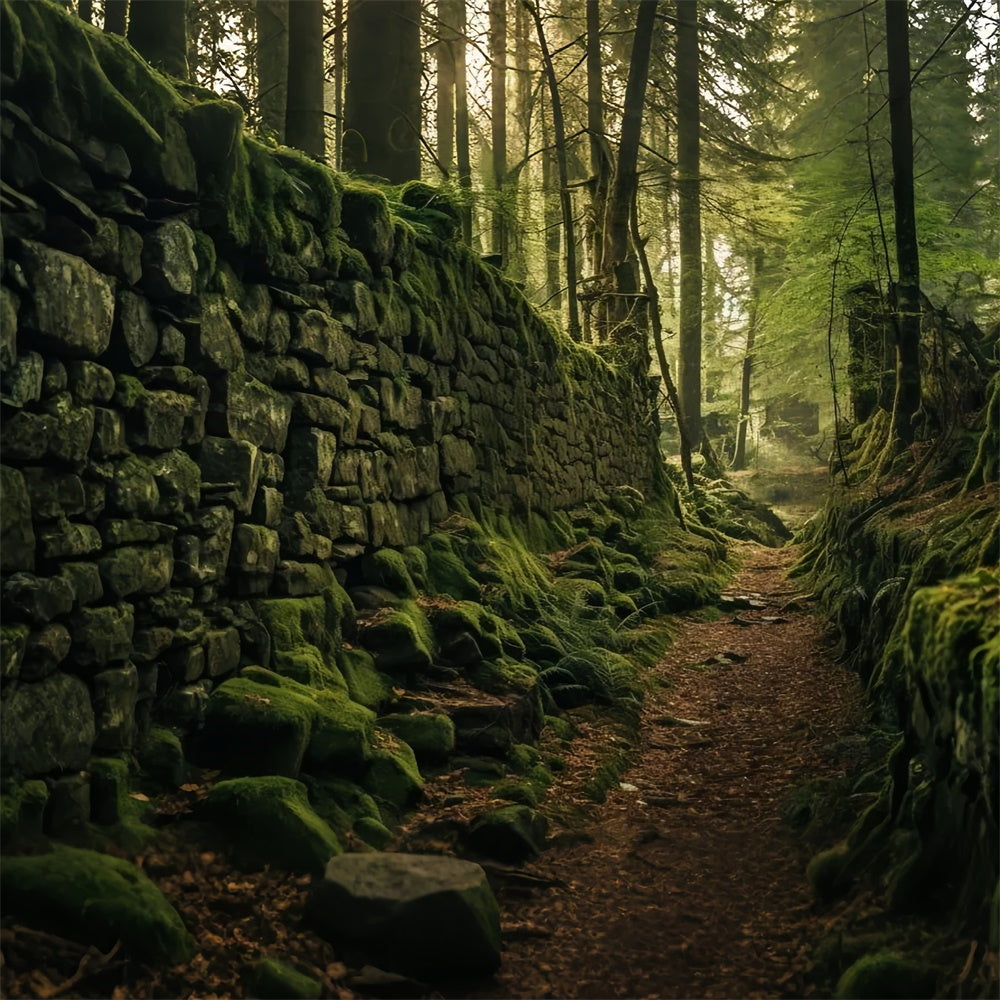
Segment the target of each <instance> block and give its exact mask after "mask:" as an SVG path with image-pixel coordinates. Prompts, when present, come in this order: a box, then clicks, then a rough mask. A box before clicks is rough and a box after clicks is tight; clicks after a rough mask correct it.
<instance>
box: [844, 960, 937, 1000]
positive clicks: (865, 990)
mask: <svg viewBox="0 0 1000 1000" xmlns="http://www.w3.org/2000/svg"><path fill="white" fill-rule="evenodd" d="M934 980H935V976H934V973H933V972H932V971H931V970H929V969H928V968H927V966H925V965H924V964H923V963H922V962H920V961H917V960H915V959H912V958H907V957H905V956H904V955H901V954H899V953H898V952H893V951H880V952H876V953H875V954H874V955H865V956H864V958H861V959H859V960H858V961H857V962H855V963H854V964H853V965H852V966H851V967H850V968H849V969H848V970H847V971H846V972H845V973H844V974H843V975H842V976H841V977H840V980H839V982H838V983H837V989H836V991H835V992H834V996H835V997H836V998H837V1000H915V998H918V997H931V996H935V995H936V994H935V992H934Z"/></svg>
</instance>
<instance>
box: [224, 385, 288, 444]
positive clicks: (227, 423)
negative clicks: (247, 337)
mask: <svg viewBox="0 0 1000 1000" xmlns="http://www.w3.org/2000/svg"><path fill="white" fill-rule="evenodd" d="M222 387H223V394H222V395H223V398H222V403H221V406H220V412H219V413H218V414H216V415H215V417H214V420H213V422H212V425H211V426H212V427H213V428H214V429H215V430H217V431H218V433H219V434H220V435H221V436H224V437H231V438H233V439H234V440H236V441H249V442H250V443H251V444H254V445H256V446H257V447H258V448H264V449H266V450H267V451H272V452H281V451H284V448H285V440H286V438H287V437H288V425H289V421H290V419H291V414H292V404H291V402H290V401H289V399H288V398H287V397H286V396H284V395H283V394H282V393H280V392H276V391H275V390H274V389H271V388H269V387H268V386H266V385H264V383H263V382H260V381H258V380H257V379H255V378H253V377H252V376H248V374H247V373H246V372H245V371H237V372H228V373H227V374H226V375H225V376H224V378H223V379H222Z"/></svg>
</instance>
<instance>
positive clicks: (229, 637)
mask: <svg viewBox="0 0 1000 1000" xmlns="http://www.w3.org/2000/svg"><path fill="white" fill-rule="evenodd" d="M203 648H204V650H205V674H206V675H207V676H209V677H221V676H222V675H223V674H230V673H232V672H233V671H234V670H235V669H236V668H237V667H238V666H239V665H240V634H239V632H237V631H236V629H235V628H231V627H230V628H221V629H211V630H210V631H209V632H207V633H206V635H205V642H204V646H203Z"/></svg>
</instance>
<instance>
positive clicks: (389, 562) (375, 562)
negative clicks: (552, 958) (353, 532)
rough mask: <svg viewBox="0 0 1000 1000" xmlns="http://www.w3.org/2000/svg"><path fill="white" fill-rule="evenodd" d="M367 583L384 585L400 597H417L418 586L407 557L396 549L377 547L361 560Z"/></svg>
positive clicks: (377, 585) (362, 571)
mask: <svg viewBox="0 0 1000 1000" xmlns="http://www.w3.org/2000/svg"><path fill="white" fill-rule="evenodd" d="M361 573H362V575H363V576H364V580H365V583H368V584H371V585H372V586H375V587H384V588H385V589H386V590H390V591H392V593H394V594H396V595H397V596H399V597H411V598H412V597H416V596H417V588H416V585H415V584H414V582H413V577H411V576H410V571H409V569H408V568H407V565H406V559H405V558H404V556H403V554H402V553H401V552H397V551H396V550H395V549H377V550H376V551H374V552H371V553H368V554H367V555H365V556H364V557H363V558H362V560H361Z"/></svg>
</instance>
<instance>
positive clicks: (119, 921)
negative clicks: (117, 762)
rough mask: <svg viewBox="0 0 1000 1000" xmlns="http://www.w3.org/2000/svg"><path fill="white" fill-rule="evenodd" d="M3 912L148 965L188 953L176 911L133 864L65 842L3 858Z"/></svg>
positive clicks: (180, 959) (181, 958)
mask: <svg viewBox="0 0 1000 1000" xmlns="http://www.w3.org/2000/svg"><path fill="white" fill-rule="evenodd" d="M0 886H2V888H3V899H4V911H5V913H6V914H8V915H9V916H11V917H13V918H15V919H17V920H18V921H19V922H21V921H23V922H24V923H27V924H29V925H31V926H35V927H41V928H44V929H45V930H46V931H48V932H50V933H57V934H61V935H63V936H65V937H69V938H71V939H73V940H78V941H85V942H88V943H90V944H95V945H97V947H99V948H100V949H101V950H102V951H108V950H109V949H110V948H111V947H112V946H113V945H114V944H115V942H116V941H118V940H121V942H122V945H123V946H124V948H125V950H126V952H128V953H129V954H130V955H133V956H134V957H135V958H137V959H138V960H139V961H142V962H148V963H150V964H153V963H159V964H164V965H177V964H179V963H181V962H186V961H188V960H189V959H190V958H191V957H192V956H193V955H194V952H195V946H194V942H193V941H192V939H191V937H190V936H189V935H188V933H187V931H186V930H185V929H184V924H183V923H182V922H181V918H180V917H179V916H178V915H177V911H176V910H174V908H173V907H172V906H171V905H170V904H169V903H168V902H167V900H166V899H165V898H164V897H163V895H162V894H161V893H160V891H159V889H157V888H156V886H155V885H153V883H152V882H150V881H149V879H148V878H146V876H145V875H143V874H142V872H141V871H139V870H138V869H137V868H136V867H135V866H134V865H132V864H129V863H128V862H126V861H123V860H121V859H119V858H112V857H108V856H107V855H105V854H98V853H97V852H96V851H87V850H82V849H79V848H72V847H57V848H56V849H55V850H54V851H53V852H52V853H50V854H43V855H35V856H31V857H7V858H4V863H3V866H2V868H0Z"/></svg>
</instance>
